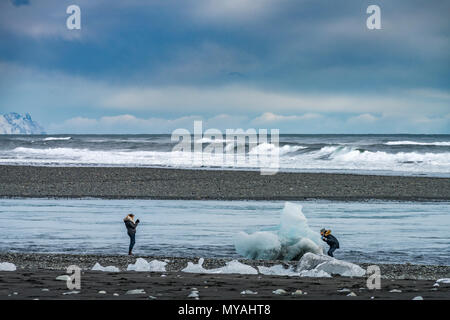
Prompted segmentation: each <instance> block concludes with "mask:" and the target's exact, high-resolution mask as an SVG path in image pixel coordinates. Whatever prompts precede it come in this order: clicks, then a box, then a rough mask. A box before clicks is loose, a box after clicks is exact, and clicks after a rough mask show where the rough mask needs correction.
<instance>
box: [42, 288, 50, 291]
mask: <svg viewBox="0 0 450 320" xmlns="http://www.w3.org/2000/svg"><path fill="white" fill-rule="evenodd" d="M41 291H50V290H49V289H47V288H44V289H42V290H41Z"/></svg>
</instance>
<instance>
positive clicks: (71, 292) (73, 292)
mask: <svg viewBox="0 0 450 320" xmlns="http://www.w3.org/2000/svg"><path fill="white" fill-rule="evenodd" d="M79 293H80V291H75V290H74V291H67V292H64V293H63V295H68V294H79Z"/></svg>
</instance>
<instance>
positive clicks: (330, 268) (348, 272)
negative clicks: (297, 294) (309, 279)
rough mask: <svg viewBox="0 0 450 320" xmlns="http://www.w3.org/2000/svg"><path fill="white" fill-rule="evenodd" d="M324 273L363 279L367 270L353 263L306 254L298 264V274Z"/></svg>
mask: <svg viewBox="0 0 450 320" xmlns="http://www.w3.org/2000/svg"><path fill="white" fill-rule="evenodd" d="M320 271H323V272H325V273H327V274H329V275H333V274H338V275H341V276H345V277H362V276H364V275H365V274H366V270H364V269H363V268H361V267H360V266H358V265H356V264H353V263H351V262H347V261H342V260H338V259H335V258H333V257H329V256H326V255H318V254H314V253H311V252H308V253H306V254H305V255H304V256H303V257H302V258H301V259H300V261H299V262H298V264H297V272H300V273H303V274H305V273H306V272H313V273H319V272H320Z"/></svg>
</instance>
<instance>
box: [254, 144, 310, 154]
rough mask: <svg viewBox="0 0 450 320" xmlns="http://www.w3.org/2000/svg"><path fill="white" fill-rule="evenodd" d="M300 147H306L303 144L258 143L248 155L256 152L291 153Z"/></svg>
mask: <svg viewBox="0 0 450 320" xmlns="http://www.w3.org/2000/svg"><path fill="white" fill-rule="evenodd" d="M301 149H306V147H304V146H292V145H287V144H286V145H284V146H282V147H277V146H275V145H274V144H273V143H260V144H258V145H257V146H255V147H254V148H253V149H252V150H250V152H249V154H250V155H258V154H273V153H275V154H277V153H278V154H279V155H281V156H282V155H285V154H288V153H293V152H296V151H298V150H301Z"/></svg>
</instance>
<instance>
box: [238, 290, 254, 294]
mask: <svg viewBox="0 0 450 320" xmlns="http://www.w3.org/2000/svg"><path fill="white" fill-rule="evenodd" d="M241 294H258V292H255V291H252V290H244V291H242V292H241Z"/></svg>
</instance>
